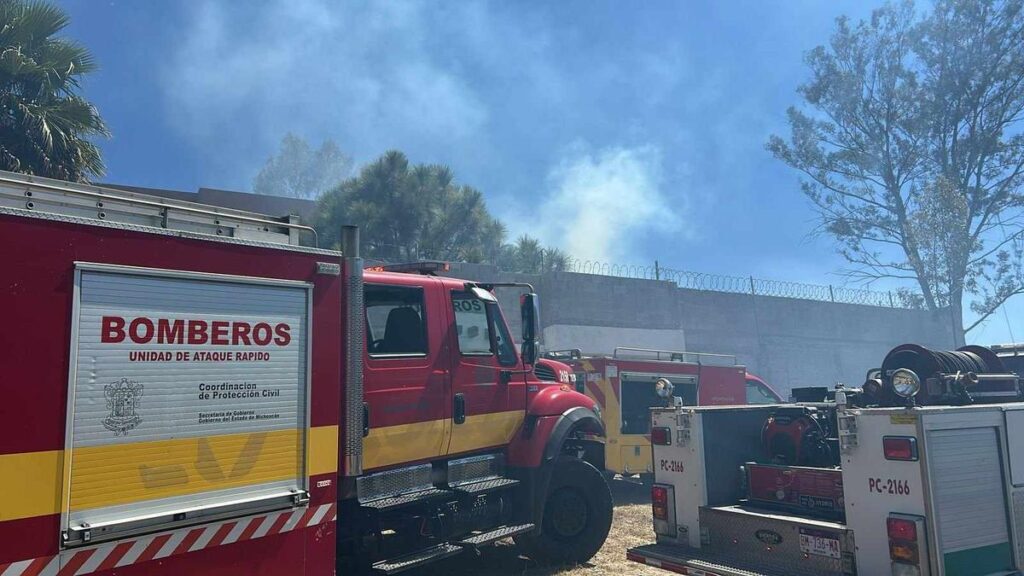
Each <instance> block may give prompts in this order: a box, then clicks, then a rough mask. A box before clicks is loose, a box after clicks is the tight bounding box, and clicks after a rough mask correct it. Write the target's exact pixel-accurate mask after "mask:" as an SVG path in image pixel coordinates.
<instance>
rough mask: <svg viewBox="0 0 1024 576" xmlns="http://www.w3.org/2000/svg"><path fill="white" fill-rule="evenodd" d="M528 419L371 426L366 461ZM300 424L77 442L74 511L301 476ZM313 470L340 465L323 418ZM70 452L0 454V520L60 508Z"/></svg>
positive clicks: (433, 451)
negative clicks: (236, 431) (122, 441)
mask: <svg viewBox="0 0 1024 576" xmlns="http://www.w3.org/2000/svg"><path fill="white" fill-rule="evenodd" d="M522 421H523V411H521V410H512V411H508V412H498V413H494V414H481V415H476V416H470V417H468V418H466V422H465V423H463V424H457V425H454V426H453V425H452V423H451V420H433V421H429V422H418V423H415V424H402V425H398V426H388V427H386V428H374V429H371V433H370V435H369V437H367V438H366V439H365V444H364V455H365V465H366V468H368V469H372V468H379V467H383V466H389V465H393V464H400V463H402V462H409V461H414V460H425V459H430V458H435V457H437V456H439V455H440V454H441V453H442V450H443V445H442V444H443V443H444V442H445V440H446V439H447V437H448V434H447V428H446V427H448V426H452V427H453V428H454V430H453V433H452V435H451V440H450V446H449V452H450V453H457V452H469V451H472V450H477V449H480V448H487V447H490V446H500V445H504V444H507V443H508V442H509V440H510V439H511V438H512V435H513V434H515V431H516V430H517V429H518V428H519V426H520V424H522ZM297 441H298V438H297V435H296V431H294V430H281V431H274V432H265V433H243V434H229V435H223V436H205V437H202V438H187V439H177V440H159V441H153V442H138V443H133V444H122V445H116V446H92V447H83V448H78V449H76V450H74V453H73V458H72V460H73V471H72V472H73V478H72V486H73V491H72V494H71V501H70V503H69V505H70V507H71V509H72V510H81V509H87V508H99V507H105V506H113V505H118V504H128V503H132V502H138V501H142V500H150V499H156V498H166V497H171V496H181V495H188V494H195V493H199V492H205V491H208V490H219V489H225V488H234V487H238V486H244V485H247V484H257V483H261V482H272V481H274V480H282V479H286V478H291V477H294V476H295V475H296V474H298V473H299V471H297V470H296V468H295V466H296V465H297V464H296V463H295V461H294V454H295V442H297ZM308 445H309V450H308V466H309V474H310V475H311V476H316V475H319V474H331V473H335V472H337V471H338V427H337V426H318V427H315V428H312V429H310V431H309V437H308ZM63 465H64V451H62V450H49V451H43V452H24V453H17V454H2V455H0V521H6V520H17V519H20V518H31V517H33V516H45V515H50V514H59V513H61V491H62V477H63V474H62V472H61V471H62V469H63Z"/></svg>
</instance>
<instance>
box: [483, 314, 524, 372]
mask: <svg viewBox="0 0 1024 576" xmlns="http://www.w3.org/2000/svg"><path fill="white" fill-rule="evenodd" d="M487 310H488V311H489V312H490V320H491V326H492V327H493V328H494V338H495V341H494V343H495V346H496V347H497V349H498V364H501V365H502V366H515V365H516V363H517V362H518V361H519V359H518V358H516V346H515V344H513V343H512V337H511V336H510V335H509V333H508V326H506V325H505V321H504V320H503V319H502V317H501V309H500V308H498V305H497V304H495V303H493V302H491V303H488V304H487Z"/></svg>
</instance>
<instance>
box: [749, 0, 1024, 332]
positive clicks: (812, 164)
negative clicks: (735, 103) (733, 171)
mask: <svg viewBox="0 0 1024 576" xmlns="http://www.w3.org/2000/svg"><path fill="white" fill-rule="evenodd" d="M807 64H808V66H809V68H810V71H811V79H810V80H809V81H808V82H807V83H805V84H803V85H801V86H800V87H799V89H798V92H799V93H800V95H801V96H802V97H803V99H804V101H805V102H806V104H807V105H808V108H809V109H810V110H809V111H806V112H805V111H803V110H800V109H797V108H790V109H789V111H788V116H789V122H790V128H791V136H790V139H789V140H788V141H786V140H783V139H782V138H780V137H779V136H772V138H771V139H770V140H769V142H768V144H767V148H768V150H770V151H771V152H772V153H773V154H775V156H776V157H778V158H780V159H781V160H783V161H784V162H786V163H787V164H789V165H790V166H792V167H794V168H796V169H797V170H799V171H800V172H802V173H803V175H804V179H803V182H802V187H803V191H804V193H805V194H806V195H807V197H808V198H810V200H811V202H812V203H813V205H814V207H815V208H816V210H817V212H818V216H819V222H820V229H819V231H820V232H824V233H827V234H830V235H831V236H833V237H834V238H835V239H836V240H837V242H838V246H839V251H840V253H841V254H842V255H843V256H844V257H845V258H846V259H847V260H848V261H849V262H850V263H851V264H852V266H851V267H850V268H849V269H847V270H846V271H845V272H846V273H847V274H848V275H849V276H850V277H851V278H852V279H854V280H858V281H861V282H864V283H867V284H870V283H872V282H874V281H877V280H880V279H896V280H898V281H904V282H908V283H912V284H913V285H915V286H916V288H917V289H918V290H919V291H920V292H919V294H918V296H916V297H917V298H919V299H920V301H921V303H922V304H923V305H924V306H927V307H928V308H929V309H932V310H939V309H943V308H947V307H948V308H949V310H950V313H951V314H952V315H953V317H954V318H955V321H956V322H957V323H959V327H960V328H961V329H963V330H964V331H965V332H966V331H969V330H971V329H972V328H974V327H976V326H977V325H978V324H980V323H981V322H983V321H984V320H985V319H986V318H988V317H989V316H990V315H991V314H992V313H993V312H994V311H995V310H997V309H998V308H999V307H1000V306H1001V305H1002V304H1003V303H1004V302H1006V300H1007V299H1009V298H1010V297H1012V296H1013V295H1015V294H1019V293H1021V292H1022V291H1024V275H1022V273H1021V246H1022V243H1021V241H1022V239H1024V227H1022V224H1024V222H1022V221H1021V216H1022V209H1024V197H1022V195H1021V190H1020V189H1021V185H1022V183H1024V172H1022V169H1024V136H1022V135H1021V133H1020V127H1021V120H1022V111H1024V12H1022V0H981V1H978V0H939V1H938V2H936V3H935V5H934V7H933V9H932V10H931V11H930V12H928V13H925V14H922V13H920V12H919V11H917V10H916V9H915V7H914V5H913V4H912V3H911V2H904V3H902V4H898V5H892V4H890V5H886V6H885V7H883V8H881V9H879V10H876V11H875V12H874V13H873V14H872V16H871V19H870V20H869V21H866V22H859V23H857V24H856V25H851V23H850V22H849V21H848V20H847V19H846V18H839V19H838V20H837V26H836V31H835V33H834V35H833V36H832V39H831V41H830V43H829V45H828V46H827V47H826V46H819V47H817V48H815V49H814V50H812V51H811V52H809V53H808V55H807ZM967 294H971V295H973V296H974V297H975V299H974V300H973V302H972V303H971V308H972V311H973V312H974V313H975V314H976V315H977V318H976V319H975V321H973V322H972V323H971V324H970V325H968V326H966V328H964V326H963V310H962V306H963V302H964V299H965V297H966V295H967ZM904 295H905V297H910V296H909V295H910V293H909V292H904Z"/></svg>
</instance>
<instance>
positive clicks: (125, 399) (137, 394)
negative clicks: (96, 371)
mask: <svg viewBox="0 0 1024 576" xmlns="http://www.w3.org/2000/svg"><path fill="white" fill-rule="evenodd" d="M103 397H104V398H106V400H107V410H110V414H109V415H108V416H107V417H106V418H104V419H103V427H104V428H106V429H107V430H110V431H111V432H113V433H114V434H115V435H117V436H125V435H127V434H128V431H129V430H131V429H132V428H135V427H136V426H138V425H139V424H140V423H141V422H142V417H141V416H139V415H138V414H136V413H135V409H136V408H138V406H139V399H140V398H142V384H139V383H138V382H137V381H135V380H129V379H127V378H121V379H120V380H115V381H113V382H111V383H110V384H107V385H106V386H104V387H103Z"/></svg>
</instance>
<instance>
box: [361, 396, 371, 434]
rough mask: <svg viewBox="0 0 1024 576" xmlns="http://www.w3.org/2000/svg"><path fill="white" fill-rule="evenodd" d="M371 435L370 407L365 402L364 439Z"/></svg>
mask: <svg viewBox="0 0 1024 576" xmlns="http://www.w3.org/2000/svg"><path fill="white" fill-rule="evenodd" d="M369 435H370V405H369V404H367V403H366V402H363V438H366V437H367V436H369Z"/></svg>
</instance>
